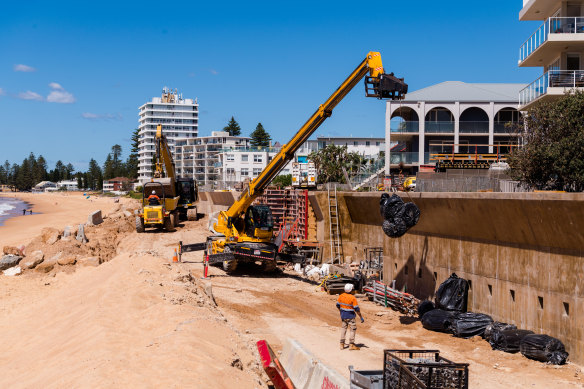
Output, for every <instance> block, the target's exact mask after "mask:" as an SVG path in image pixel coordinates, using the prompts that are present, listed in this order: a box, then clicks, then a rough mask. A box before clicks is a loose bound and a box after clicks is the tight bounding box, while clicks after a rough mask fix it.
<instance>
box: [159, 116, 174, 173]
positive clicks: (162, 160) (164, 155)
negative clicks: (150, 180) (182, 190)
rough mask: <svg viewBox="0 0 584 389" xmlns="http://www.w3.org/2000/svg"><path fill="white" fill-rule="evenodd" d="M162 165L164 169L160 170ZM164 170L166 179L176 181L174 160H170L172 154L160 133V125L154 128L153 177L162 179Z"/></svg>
mask: <svg viewBox="0 0 584 389" xmlns="http://www.w3.org/2000/svg"><path fill="white" fill-rule="evenodd" d="M163 165H164V169H163V168H162V166H163ZM164 170H166V177H168V178H170V179H171V181H175V180H176V174H175V169H174V160H173V159H172V154H171V153H170V149H169V148H168V142H167V140H166V137H165V136H164V134H163V133H162V125H161V124H159V125H158V126H156V166H155V170H154V177H155V178H162V177H164V176H165V173H164Z"/></svg>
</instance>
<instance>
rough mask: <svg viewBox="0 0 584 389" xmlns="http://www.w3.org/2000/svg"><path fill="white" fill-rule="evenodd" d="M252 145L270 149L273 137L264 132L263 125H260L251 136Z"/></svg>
mask: <svg viewBox="0 0 584 389" xmlns="http://www.w3.org/2000/svg"><path fill="white" fill-rule="evenodd" d="M250 137H251V140H250V143H251V145H252V146H253V147H269V146H270V141H271V140H272V137H271V136H270V134H268V133H267V131H266V130H264V126H262V123H258V125H257V126H256V129H255V131H254V132H252V133H251V135H250Z"/></svg>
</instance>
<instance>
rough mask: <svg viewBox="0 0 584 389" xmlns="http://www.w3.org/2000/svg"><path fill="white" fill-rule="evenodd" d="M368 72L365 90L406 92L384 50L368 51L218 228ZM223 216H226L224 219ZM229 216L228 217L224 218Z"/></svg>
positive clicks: (221, 228)
mask: <svg viewBox="0 0 584 389" xmlns="http://www.w3.org/2000/svg"><path fill="white" fill-rule="evenodd" d="M367 73H369V76H368V77H366V79H365V90H366V95H367V96H368V97H377V98H379V99H381V98H391V99H401V98H402V97H403V95H405V93H407V88H408V87H407V84H405V83H404V82H403V79H398V78H396V77H394V76H393V73H392V74H385V73H384V71H383V64H382V62H381V54H380V53H378V52H373V51H372V52H369V53H368V54H367V56H366V58H365V59H364V60H363V61H362V62H361V63H360V64H359V66H357V68H356V69H355V70H353V72H352V73H351V74H350V75H349V76H348V77H347V79H346V80H345V81H343V83H342V84H341V85H340V86H339V88H338V89H337V90H336V91H335V92H334V93H333V94H332V95H331V96H330V97H329V98H328V99H327V100H326V101H325V102H324V103H323V104H322V105H320V106H319V107H318V109H317V110H316V111H315V112H314V113H313V114H312V116H311V117H310V118H309V119H308V120H307V121H306V123H304V125H303V126H302V127H300V129H299V130H298V132H297V133H296V135H294V137H293V138H292V139H291V140H290V141H289V142H288V143H287V144H285V145H284V146H282V149H281V150H280V152H278V154H277V155H276V156H275V157H274V158H273V159H272V160H271V161H270V163H269V164H268V165H267V166H266V168H265V169H264V170H263V171H262V172H261V173H260V175H259V176H257V177H256V178H255V179H254V180H253V181H251V182H250V183H249V185H248V187H247V190H244V192H243V193H242V194H241V195H240V196H239V198H238V199H237V201H235V202H234V203H233V205H232V206H231V207H230V208H229V209H228V210H227V211H225V212H221V214H220V215H219V218H218V223H217V224H216V225H215V230H216V231H217V232H220V233H226V232H227V231H226V230H227V229H226V228H225V227H227V226H228V225H230V224H231V223H230V220H231V219H235V218H236V217H238V216H240V215H241V214H242V213H244V212H245V210H246V209H247V208H248V207H249V206H250V205H251V204H252V203H253V201H254V200H255V199H256V198H257V197H258V196H259V195H260V194H261V193H262V191H263V190H264V189H265V188H266V187H267V186H268V185H269V184H270V182H271V181H272V180H273V179H274V178H275V177H276V175H277V174H278V173H279V172H280V171H281V170H282V169H283V168H284V166H286V164H287V163H288V162H289V161H290V160H291V159H292V158H293V157H294V153H295V152H296V151H297V150H298V149H299V148H300V147H301V146H302V144H304V142H306V141H307V140H308V138H309V137H310V136H311V135H312V134H313V133H314V131H316V129H317V128H318V127H319V126H320V125H321V124H322V123H323V122H324V121H325V120H326V119H327V118H328V117H329V116H331V114H332V112H333V109H334V108H335V107H336V106H337V104H338V103H339V102H340V101H341V100H342V99H343V98H344V97H345V96H346V95H347V94H348V93H349V92H350V91H351V90H352V89H353V88H354V87H355V85H357V83H358V82H359V81H360V80H361V79H362V78H363V77H365V76H366V75H367ZM221 219H223V220H221ZM225 219H226V220H225Z"/></svg>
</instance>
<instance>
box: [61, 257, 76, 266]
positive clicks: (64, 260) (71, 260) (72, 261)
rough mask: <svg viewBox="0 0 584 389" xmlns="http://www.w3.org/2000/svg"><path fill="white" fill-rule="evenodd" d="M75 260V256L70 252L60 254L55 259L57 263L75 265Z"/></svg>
mask: <svg viewBox="0 0 584 389" xmlns="http://www.w3.org/2000/svg"><path fill="white" fill-rule="evenodd" d="M76 262H77V257H76V256H75V255H71V254H65V255H61V256H60V257H59V258H58V259H57V263H58V264H59V265H61V266H68V265H75V263H76Z"/></svg>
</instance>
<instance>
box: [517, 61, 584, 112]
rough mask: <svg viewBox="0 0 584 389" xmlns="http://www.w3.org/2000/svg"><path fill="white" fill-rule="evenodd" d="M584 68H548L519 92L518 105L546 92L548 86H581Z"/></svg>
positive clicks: (583, 78)
mask: <svg viewBox="0 0 584 389" xmlns="http://www.w3.org/2000/svg"><path fill="white" fill-rule="evenodd" d="M582 87H584V70H550V71H549V72H547V73H544V74H543V75H542V76H541V77H540V78H538V79H537V80H535V81H534V82H532V83H531V84H529V85H528V86H527V87H525V88H524V89H522V90H521V92H519V105H526V104H529V103H531V102H532V101H533V100H535V99H537V98H538V97H540V96H543V95H545V94H546V93H547V91H548V88H582Z"/></svg>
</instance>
